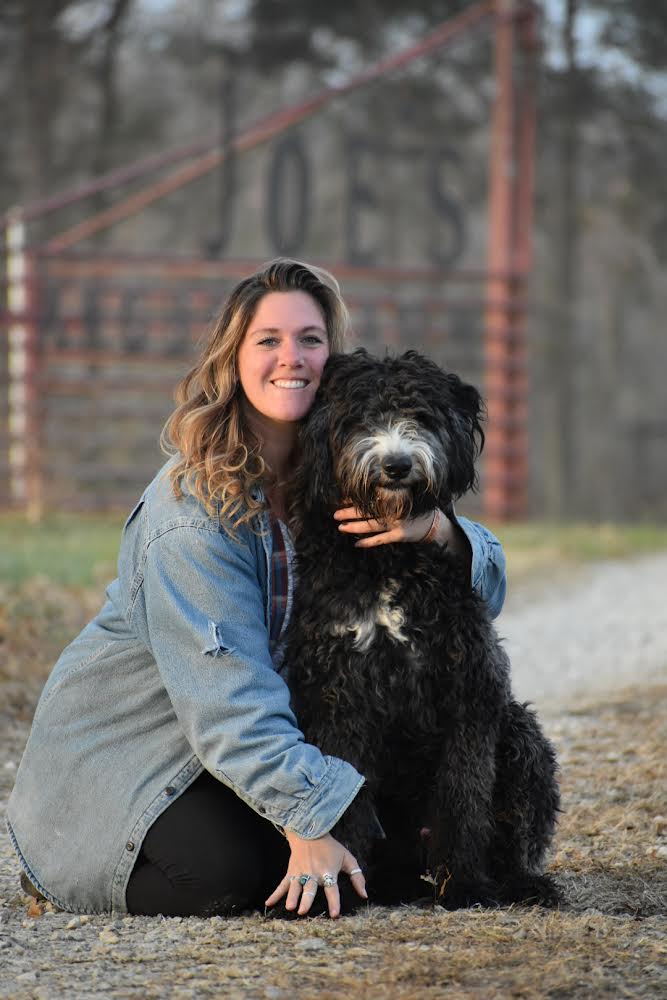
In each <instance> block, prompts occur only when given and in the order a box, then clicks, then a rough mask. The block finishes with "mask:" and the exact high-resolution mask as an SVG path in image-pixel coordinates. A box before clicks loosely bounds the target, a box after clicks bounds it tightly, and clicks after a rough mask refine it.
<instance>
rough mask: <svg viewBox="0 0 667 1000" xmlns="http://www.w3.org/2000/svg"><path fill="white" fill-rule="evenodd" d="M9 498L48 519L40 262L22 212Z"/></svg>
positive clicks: (15, 262) (14, 277)
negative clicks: (40, 382)
mask: <svg viewBox="0 0 667 1000" xmlns="http://www.w3.org/2000/svg"><path fill="white" fill-rule="evenodd" d="M6 249H7V311H8V313H9V329H8V374H9V419H8V424H9V479H10V483H9V494H10V499H11V502H12V503H13V504H16V505H17V506H18V507H20V508H23V510H24V511H25V512H26V514H27V516H28V518H30V519H31V520H38V519H39V518H40V517H41V514H42V506H43V504H42V475H41V458H40V447H39V440H40V429H39V420H38V393H37V321H36V316H35V286H34V280H35V276H34V274H33V267H34V261H33V259H32V255H31V254H30V253H29V252H28V250H27V249H26V238H25V222H24V220H23V217H22V215H21V212H20V210H15V211H13V212H11V213H10V214H9V217H8V221H7V228H6Z"/></svg>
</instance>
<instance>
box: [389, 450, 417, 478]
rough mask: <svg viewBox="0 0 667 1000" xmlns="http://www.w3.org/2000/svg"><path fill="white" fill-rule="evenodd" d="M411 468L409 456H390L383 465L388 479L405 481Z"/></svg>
mask: <svg viewBox="0 0 667 1000" xmlns="http://www.w3.org/2000/svg"><path fill="white" fill-rule="evenodd" d="M411 468H412V459H411V458H410V456H409V455H388V456H387V458H385V460H384V462H383V463H382V471H383V472H384V474H385V476H386V477H387V478H388V479H404V478H405V476H407V474H408V472H409V471H410V469H411Z"/></svg>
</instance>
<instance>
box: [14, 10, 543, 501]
mask: <svg viewBox="0 0 667 1000" xmlns="http://www.w3.org/2000/svg"><path fill="white" fill-rule="evenodd" d="M490 25H491V26H492V28H493V33H492V39H493V58H494V66H495V71H494V72H495V93H494V95H493V102H492V107H491V109H490V111H491V129H490V141H489V144H488V151H487V154H488V175H487V176H488V206H487V218H488V226H487V245H486V249H485V250H483V255H484V256H483V259H482V261H481V262H479V263H478V264H477V266H475V262H474V261H472V263H471V262H470V261H468V262H467V263H466V265H465V266H462V267H461V266H456V265H457V255H456V252H455V250H456V247H457V243H456V241H457V218H456V205H455V203H454V201H453V199H452V198H451V196H450V194H449V193H448V192H447V191H445V190H443V189H442V187H441V182H440V180H439V177H440V174H439V173H438V171H439V170H441V169H442V167H443V164H444V165H445V166H446V165H447V164H450V163H451V162H452V156H453V154H452V153H451V149H450V147H448V146H447V145H446V144H444V145H443V144H442V143H441V144H440V145H437V146H435V147H433V148H432V149H431V147H428V148H427V147H426V146H424V147H420V149H419V150H417V151H416V152H415V150H414V149H413V151H412V152H413V155H423V156H424V157H425V161H424V163H425V166H424V170H425V171H426V175H427V176H431V177H432V178H433V185H432V188H431V189H430V190H431V192H432V197H433V199H434V200H433V212H434V213H435V214H437V213H438V212H439V213H440V221H439V222H438V220H435V222H434V223H433V224H434V225H436V224H437V225H439V226H440V229H439V230H436V229H434V230H433V231H434V232H436V235H437V232H440V233H442V232H444V231H445V230H444V228H443V227H445V226H446V227H448V228H447V238H448V247H447V246H445V247H443V245H437V239H431V240H430V243H428V241H427V243H428V248H429V253H430V258H431V259H430V260H426V261H422V262H420V263H419V264H418V265H417V266H415V265H410V264H406V263H405V262H399V263H397V264H396V265H395V266H388V265H387V263H386V262H384V263H383V262H381V263H379V264H378V263H377V262H374V261H373V260H370V259H365V258H368V257H370V256H372V255H370V254H369V253H368V252H367V250H366V252H365V248H364V246H363V239H362V238H361V236H360V234H359V232H357V231H356V230H354V228H353V231H352V236H351V237H350V238H349V239H348V245H347V246H346V247H343V248H342V249H341V252H340V255H339V256H337V257H335V258H333V259H331V257H330V256H327V257H326V258H324V257H322V255H321V254H313V253H309V254H308V257H307V259H310V260H313V261H314V262H316V263H322V264H324V265H325V266H327V267H329V268H330V269H331V270H332V271H333V272H334V273H335V274H336V276H337V277H338V278H339V280H340V281H341V285H342V289H343V294H344V297H345V299H346V301H347V302H348V304H349V306H350V309H351V314H352V320H353V328H354V336H355V340H356V342H357V343H360V344H363V345H364V346H367V347H369V349H371V350H375V351H381V350H383V349H384V348H385V347H388V348H394V349H398V348H405V347H407V346H417V347H418V348H420V349H422V350H425V351H426V352H427V353H429V354H430V355H431V356H432V357H434V358H435V359H436V360H438V361H439V362H440V363H442V364H443V365H444V366H446V367H448V368H451V369H453V370H455V371H457V372H459V373H460V374H461V375H463V376H464V377H465V378H468V379H470V380H472V381H474V382H476V383H477V384H478V385H481V386H482V388H483V391H484V395H485V398H486V402H487V407H488V417H489V419H488V427H487V446H486V450H485V455H484V461H483V465H482V493H481V497H482V501H483V505H484V508H485V512H486V514H487V516H490V517H492V518H498V519H501V518H510V517H518V516H521V515H523V514H524V513H525V512H526V504H527V477H528V468H527V435H526V423H527V392H528V380H527V369H526V357H525V310H526V305H525V289H526V281H527V277H528V274H529V269H530V230H531V199H532V162H533V133H534V119H535V114H534V107H533V93H534V88H533V86H532V82H531V78H530V74H531V73H532V65H533V53H534V44H535V37H534V34H535V8H534V7H533V6H532V5H526V4H518V3H514V2H511V0H499V2H495V3H492V2H487V3H480V4H475V5H473V6H471V7H469V8H468V9H467V10H466V11H464V12H463V14H461V15H459V17H457V18H454V19H453V20H452V21H449V22H447V23H446V24H445V25H442V26H440V27H439V28H438V29H436V30H435V31H434V32H432V33H431V34H430V35H429V36H428V37H427V38H426V39H424V40H422V42H420V43H419V45H416V46H412V47H411V48H410V49H408V50H406V51H404V52H402V53H399V54H398V55H397V56H394V57H392V58H390V59H387V60H384V61H382V62H381V63H379V64H377V65H376V66H374V67H371V68H370V69H368V70H366V71H365V72H364V73H362V74H359V75H358V76H356V77H354V78H352V79H351V80H349V81H347V82H346V83H345V84H343V85H338V86H336V87H332V88H329V89H328V90H324V91H322V92H321V93H319V94H317V95H316V96H315V97H313V98H310V99H309V100H308V101H305V102H301V103H299V104H296V105H292V106H290V107H289V108H286V109H284V110H281V111H279V112H277V113H274V114H273V115H270V116H268V117H267V118H266V119H265V120H264V121H262V122H260V123H259V124H257V125H255V126H253V127H251V128H248V129H245V130H244V131H243V132H241V133H239V134H234V135H231V134H230V135H229V136H227V139H226V142H225V144H223V146H222V147H221V148H216V147H213V148H206V144H199V145H198V146H190V147H186V148H183V149H181V150H179V151H176V152H175V153H170V154H167V155H163V156H161V157H153V158H152V159H151V160H150V161H147V162H143V163H141V164H137V165H135V166H133V167H131V168H128V169H126V170H123V171H114V172H112V173H111V174H110V175H107V176H106V177H104V178H101V179H98V180H97V181H95V182H93V183H91V184H89V185H87V186H86V187H85V188H83V189H79V190H78V191H74V192H71V193H69V194H66V195H65V196H60V197H57V198H53V199H49V200H48V201H46V202H42V203H41V204H39V205H34V206H29V207H27V208H26V209H24V210H22V211H20V210H17V211H15V212H14V213H12V214H11V216H9V217H8V218H7V219H6V229H7V254H6V261H7V268H6V275H7V281H6V290H7V309H6V311H5V312H4V313H3V325H4V326H5V328H6V331H7V340H6V343H7V347H8V349H7V352H6V354H5V355H4V356H3V357H2V359H0V385H1V384H3V383H4V384H5V385H6V386H7V392H6V393H3V400H4V402H3V412H2V413H0V421H1V422H2V423H1V427H2V430H1V431H0V475H1V480H0V481H1V484H2V485H0V502H2V503H3V504H4V505H13V506H16V507H19V508H24V509H26V510H28V511H29V512H30V513H32V514H33V515H36V516H38V515H39V514H40V513H41V512H42V511H43V510H51V509H72V510H74V509H108V508H114V507H126V506H127V504H128V503H129V502H131V500H132V498H133V497H134V496H136V494H137V492H138V491H139V490H140V489H141V488H142V487H143V485H144V484H145V482H146V481H147V479H148V478H149V477H150V475H151V474H152V473H153V472H154V471H155V469H156V468H157V467H158V466H159V464H160V463H161V460H162V459H161V456H160V454H159V452H158V449H157V443H156V442H157V437H158V433H159V429H160V427H161V425H162V423H163V421H164V419H165V418H166V417H167V416H168V414H169V412H170V409H171V405H172V404H171V398H172V392H173V388H174V386H175V384H176V382H177V381H178V379H179V378H180V377H181V375H182V374H183V373H184V372H185V370H186V369H187V367H188V366H189V364H190V363H191V361H192V359H193V357H194V355H195V352H196V346H197V342H198V341H199V340H200V339H201V338H202V335H203V334H205V332H206V330H207V327H208V325H209V323H210V321H211V319H212V317H213V316H214V315H215V314H216V312H217V311H218V308H219V306H220V304H221V302H222V300H223V299H224V296H225V293H226V291H227V289H228V288H229V287H230V286H231V285H232V284H233V283H235V281H236V280H238V278H239V277H241V276H244V275H245V274H248V273H249V272H250V271H251V270H253V269H254V268H255V267H256V266H257V264H258V262H259V260H258V258H254V259H236V258H231V257H227V258H222V259H211V257H210V256H204V255H199V256H188V257H183V256H178V255H168V254H165V253H159V254H157V253H143V254H137V253H134V254H132V255H129V254H123V255H111V254H108V253H107V254H101V253H95V252H90V251H86V252H82V251H81V249H80V245H81V243H82V241H84V240H86V239H88V238H90V237H91V236H94V235H95V234H96V233H98V232H100V231H102V230H104V229H107V228H108V227H110V226H113V225H116V224H118V223H119V222H121V221H123V220H124V219H128V218H131V217H132V216H135V215H136V214H137V213H139V212H141V211H144V210H145V209H146V208H147V207H148V206H149V205H151V204H153V203H155V202H156V201H157V200H159V199H161V198H164V197H167V196H168V195H169V194H170V193H171V192H174V191H177V190H180V189H182V188H183V187H185V186H186V185H187V184H189V183H192V182H193V181H195V180H197V179H198V178H201V177H203V176H206V175H207V174H209V173H211V172H212V171H216V170H218V169H220V167H221V164H222V165H223V166H224V164H225V161H229V160H230V159H231V155H232V153H233V154H234V155H235V156H236V157H240V156H241V155H247V154H249V153H250V151H252V150H254V149H257V148H259V147H260V146H262V145H265V144H266V143H267V142H268V141H269V140H272V141H273V143H274V146H273V149H274V153H273V159H272V161H271V171H270V172H269V181H270V183H271V184H273V185H274V186H275V185H278V187H277V188H276V189H275V190H278V191H279V190H280V185H281V184H282V183H284V178H285V172H286V171H291V174H292V176H293V177H296V181H297V184H300V190H301V192H302V194H303V192H304V191H305V190H306V189H307V187H308V171H307V163H305V161H304V155H303V148H302V147H301V146H300V145H299V141H298V134H297V133H295V127H296V126H297V125H299V124H300V123H303V122H305V121H307V120H309V119H311V118H316V117H317V115H321V114H322V113H323V110H324V109H326V108H327V107H329V106H330V105H331V104H332V102H335V101H339V100H340V99H341V97H343V96H347V95H354V94H356V93H357V92H359V91H360V90H361V89H362V88H364V87H366V86H368V85H369V84H370V83H371V82H373V81H378V80H383V79H385V78H386V77H387V76H388V75H390V74H392V73H394V72H396V71H397V70H398V69H400V68H401V67H402V66H406V65H408V64H409V63H410V62H411V61H412V60H414V59H418V58H422V57H425V56H426V55H427V54H428V53H430V52H434V51H436V50H438V49H439V48H441V47H443V46H445V45H446V44H448V43H449V42H451V41H452V40H454V39H456V38H460V37H463V36H467V35H468V34H469V33H471V32H473V31H481V30H483V31H484V32H485V33H486V36H487V37H488V36H489V32H488V28H489V26H490ZM520 57H521V58H520ZM355 141H356V145H355V143H354V142H349V143H348V147H349V148H348V150H347V155H348V156H349V157H351V158H352V159H351V160H349V161H348V164H349V163H351V164H352V170H353V174H352V176H353V181H352V182H351V187H350V182H349V178H348V187H349V189H350V190H351V192H352V194H351V196H350V197H352V198H353V199H356V203H355V202H353V203H355V204H356V205H357V207H359V206H362V207H363V206H364V205H365V207H366V212H367V216H368V215H369V213H370V209H369V205H372V198H373V191H372V187H371V186H370V185H369V182H368V180H367V179H365V178H364V176H363V169H362V167H363V156H364V155H365V156H366V158H367V162H368V158H369V157H370V156H371V153H372V147H371V145H370V144H369V143H366V145H365V146H364V142H363V140H362V141H361V145H360V140H359V137H358V136H357V137H356V140H355ZM382 148H384V147H382ZM360 149H361V153H360ZM429 149H431V151H430V152H429ZM369 150H370V151H371V152H370V153H369ZM381 151H382V149H381ZM355 157H356V159H355ZM360 157H362V159H360ZM183 159H185V160H186V162H185V165H181V166H178V167H177V168H176V169H175V170H174V171H173V172H172V173H170V174H168V175H167V176H166V177H162V178H160V179H159V180H157V181H154V182H152V183H150V184H149V185H148V186H146V187H145V188H143V189H141V190H140V191H138V192H135V193H134V194H132V195H130V196H129V197H126V198H124V199H117V200H116V201H115V202H114V203H113V204H112V205H111V207H109V208H107V209H106V210H105V211H103V212H99V213H98V214H97V215H94V216H91V217H88V218H86V219H85V220H83V221H82V222H79V223H77V224H76V225H74V226H70V227H69V228H68V229H67V230H66V231H64V232H62V233H61V234H59V235H58V236H56V237H54V238H53V239H51V240H50V241H49V242H48V243H47V244H46V245H42V246H31V245H30V244H29V242H28V240H27V239H26V232H27V229H28V227H29V225H30V222H31V220H33V219H35V218H38V217H39V216H40V215H44V214H45V213H47V212H51V211H56V210H58V209H62V208H63V207H64V206H66V205H68V204H72V203H74V202H76V201H78V200H80V199H82V198H85V197H88V196H89V195H91V194H94V193H97V192H99V191H102V190H110V189H112V188H114V189H115V188H117V187H118V186H119V185H120V184H121V183H125V182H127V181H128V180H136V179H137V178H138V177H141V176H146V175H147V174H148V173H149V171H152V170H155V169H158V168H159V169H160V170H164V169H165V167H168V166H170V164H171V163H175V162H177V161H182V160H183ZM355 171H356V172H355ZM429 171H430V174H429ZM274 194H275V191H274ZM348 200H349V199H348ZM405 200H406V203H407V202H409V198H408V197H406V199H405ZM270 203H271V202H270ZM271 204H273V206H274V209H275V210H274V213H273V216H270V217H268V219H267V227H268V228H269V229H271V227H273V228H272V232H273V233H274V237H275V239H274V246H275V244H276V242H278V243H280V242H281V241H282V247H281V249H284V250H285V251H287V252H290V251H291V252H292V253H294V251H295V250H297V251H298V249H299V248H298V237H299V227H301V229H303V227H304V226H305V225H306V223H307V221H308V218H307V212H305V210H304V211H302V212H301V213H299V212H296V213H294V215H293V218H292V223H291V226H290V227H288V228H289V230H290V231H289V232H286V231H285V220H284V218H283V219H282V220H281V218H280V212H279V206H280V198H277V199H276V198H275V197H274V199H273V202H272V203H271ZM302 204H305V202H302ZM276 205H277V206H278V208H275V206H276ZM428 214H429V213H428V210H427V211H426V218H427V220H428ZM302 216H303V217H302ZM427 224H428V225H430V224H431V223H430V222H428V221H427ZM281 227H282V229H281ZM362 235H363V234H362ZM290 240H291V241H292V245H291V246H290V245H289V243H290ZM285 244H288V245H285ZM218 249H219V248H218ZM273 255H274V254H273V253H266V254H264V255H263V259H266V257H270V256H273ZM294 255H296V256H298V255H299V254H298V252H297V253H295V254H294Z"/></svg>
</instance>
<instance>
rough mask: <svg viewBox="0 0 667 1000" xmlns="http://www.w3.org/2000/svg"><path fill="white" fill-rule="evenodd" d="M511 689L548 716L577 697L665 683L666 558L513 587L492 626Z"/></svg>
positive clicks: (590, 568) (594, 566) (596, 567)
mask: <svg viewBox="0 0 667 1000" xmlns="http://www.w3.org/2000/svg"><path fill="white" fill-rule="evenodd" d="M496 625H497V628H498V632H499V634H500V635H501V636H503V637H504V639H505V648H506V649H507V652H508V653H509V655H510V659H511V661H512V673H513V678H514V690H515V692H516V694H517V696H518V697H519V698H522V699H529V700H530V701H532V702H534V703H535V705H536V706H537V707H538V708H539V709H540V710H541V711H542V712H545V713H549V714H551V713H552V712H553V711H557V710H558V709H559V708H560V707H562V706H565V705H572V704H573V702H576V701H577V699H578V698H580V697H589V696H591V695H595V694H597V693H598V692H607V691H614V690H617V689H618V688H622V687H625V686H626V685H628V684H644V683H658V682H660V681H661V680H662V681H665V680H667V552H660V553H657V554H656V555H653V556H650V557H644V558H641V559H630V560H625V561H618V562H604V563H591V564H587V565H585V566H579V567H573V568H572V569H570V570H564V569H562V568H559V569H558V570H557V571H556V574H555V577H554V578H553V579H552V580H544V579H538V580H534V581H532V582H529V581H524V582H523V583H521V584H520V585H518V586H517V587H515V588H513V587H512V583H511V579H510V584H509V596H508V599H507V602H506V604H505V608H504V609H503V612H502V614H501V615H500V617H499V618H498V621H497V622H496Z"/></svg>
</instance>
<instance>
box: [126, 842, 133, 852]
mask: <svg viewBox="0 0 667 1000" xmlns="http://www.w3.org/2000/svg"><path fill="white" fill-rule="evenodd" d="M125 850H126V851H133V850H134V841H133V840H128V842H127V844H126V845H125Z"/></svg>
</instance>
